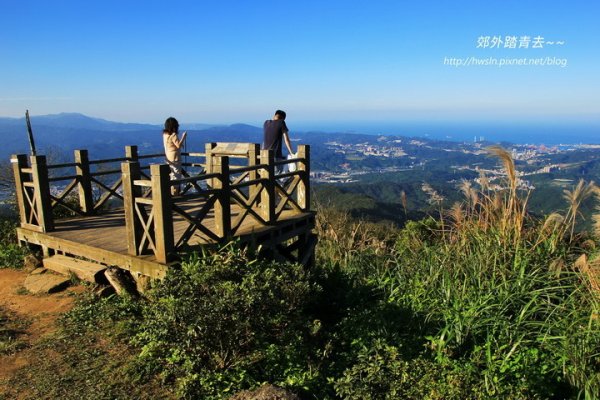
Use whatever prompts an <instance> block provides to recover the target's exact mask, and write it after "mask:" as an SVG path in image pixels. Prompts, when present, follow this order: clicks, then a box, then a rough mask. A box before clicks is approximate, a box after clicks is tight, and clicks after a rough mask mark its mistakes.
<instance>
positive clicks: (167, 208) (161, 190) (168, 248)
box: [150, 164, 175, 264]
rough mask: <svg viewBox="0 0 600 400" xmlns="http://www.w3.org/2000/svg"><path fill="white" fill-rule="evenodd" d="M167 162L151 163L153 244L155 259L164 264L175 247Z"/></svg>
mask: <svg viewBox="0 0 600 400" xmlns="http://www.w3.org/2000/svg"><path fill="white" fill-rule="evenodd" d="M169 172H170V169H169V166H168V165H167V164H160V165H158V164H152V165H151V166H150V176H151V179H152V212H153V213H154V245H155V247H156V251H155V253H154V256H155V257H156V261H158V262H160V263H163V264H166V263H167V262H169V260H170V258H171V253H172V252H173V250H174V247H175V241H174V236H173V210H172V209H171V185H170V179H169Z"/></svg>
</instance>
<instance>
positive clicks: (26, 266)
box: [23, 254, 42, 272]
mask: <svg viewBox="0 0 600 400" xmlns="http://www.w3.org/2000/svg"><path fill="white" fill-rule="evenodd" d="M41 266H42V259H41V258H38V257H36V256H34V255H33V254H28V255H27V256H25V258H24V259H23V271H25V272H31V271H33V270H34V269H36V268H39V267H41Z"/></svg>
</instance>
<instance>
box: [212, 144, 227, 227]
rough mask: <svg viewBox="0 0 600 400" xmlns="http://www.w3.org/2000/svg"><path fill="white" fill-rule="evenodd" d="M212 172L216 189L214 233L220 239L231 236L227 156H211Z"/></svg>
mask: <svg viewBox="0 0 600 400" xmlns="http://www.w3.org/2000/svg"><path fill="white" fill-rule="evenodd" d="M212 162H213V164H212V168H213V173H216V174H219V177H218V178H215V180H214V181H213V182H214V186H213V189H217V190H218V193H217V194H216V195H215V196H217V201H216V202H215V231H216V232H215V233H216V234H217V236H219V237H220V238H222V239H226V238H228V237H229V236H231V203H230V197H231V193H230V191H231V189H230V188H229V157H227V156H224V157H213V159H212Z"/></svg>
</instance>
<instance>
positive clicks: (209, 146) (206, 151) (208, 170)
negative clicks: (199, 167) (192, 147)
mask: <svg viewBox="0 0 600 400" xmlns="http://www.w3.org/2000/svg"><path fill="white" fill-rule="evenodd" d="M216 146H217V144H216V143H206V144H205V145H204V157H205V158H206V168H205V169H206V173H207V174H210V173H212V160H213V154H212V149H214V148H215V147H216Z"/></svg>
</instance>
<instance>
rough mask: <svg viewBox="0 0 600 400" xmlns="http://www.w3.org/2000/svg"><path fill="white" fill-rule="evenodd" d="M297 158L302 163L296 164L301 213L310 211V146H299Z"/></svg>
mask: <svg viewBox="0 0 600 400" xmlns="http://www.w3.org/2000/svg"><path fill="white" fill-rule="evenodd" d="M298 158H302V161H300V162H299V163H298V171H300V172H301V174H300V183H299V184H298V189H297V193H298V205H299V206H300V208H301V209H302V211H309V210H310V146H308V145H304V144H301V145H299V146H298Z"/></svg>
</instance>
